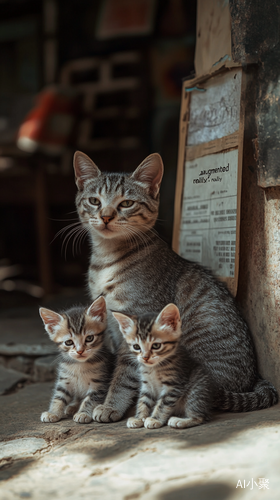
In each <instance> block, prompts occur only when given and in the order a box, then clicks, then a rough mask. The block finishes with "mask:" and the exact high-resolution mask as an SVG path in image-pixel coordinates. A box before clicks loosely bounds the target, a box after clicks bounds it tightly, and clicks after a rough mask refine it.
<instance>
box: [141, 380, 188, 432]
mask: <svg viewBox="0 0 280 500" xmlns="http://www.w3.org/2000/svg"><path fill="white" fill-rule="evenodd" d="M181 396H182V394H181V393H180V392H179V391H176V390H175V389H174V388H172V389H171V390H170V391H169V392H167V393H165V394H164V395H163V396H162V397H161V398H160V399H159V400H158V402H157V404H156V406H155V408H154V410H153V413H152V415H151V416H150V417H148V418H146V420H145V423H144V425H145V427H146V429H157V428H158V427H162V426H163V425H165V424H166V422H167V420H168V418H169V417H170V415H172V412H173V411H174V407H175V406H176V403H177V402H178V400H179V398H180V397H181Z"/></svg>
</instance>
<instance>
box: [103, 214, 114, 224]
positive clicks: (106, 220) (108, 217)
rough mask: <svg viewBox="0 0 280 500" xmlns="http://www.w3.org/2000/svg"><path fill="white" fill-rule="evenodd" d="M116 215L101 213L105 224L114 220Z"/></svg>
mask: <svg viewBox="0 0 280 500" xmlns="http://www.w3.org/2000/svg"><path fill="white" fill-rule="evenodd" d="M113 218H114V216H113V217H112V216H111V215H101V219H102V220H103V222H104V223H105V224H109V222H110V220H112V219H113Z"/></svg>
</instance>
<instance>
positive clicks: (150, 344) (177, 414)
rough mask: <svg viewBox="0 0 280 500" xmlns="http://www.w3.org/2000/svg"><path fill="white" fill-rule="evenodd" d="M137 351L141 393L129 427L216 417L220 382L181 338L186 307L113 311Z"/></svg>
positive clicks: (180, 423) (179, 424)
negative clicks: (182, 311) (215, 384)
mask: <svg viewBox="0 0 280 500" xmlns="http://www.w3.org/2000/svg"><path fill="white" fill-rule="evenodd" d="M113 316H114V317H115V318H116V320H117V321H118V323H119V326H120V330H121V332H122V334H123V336H124V339H125V341H126V342H127V345H128V347H129V349H130V351H131V353H132V356H134V357H136V359H137V361H138V366H139V374H140V395H139V399H138V403H137V410H136V415H135V417H130V418H129V419H128V421H127V427H130V428H136V427H143V426H145V427H146V429H156V428H158V427H162V426H163V425H165V424H166V423H167V424H168V425H169V426H170V427H175V428H185V427H194V426H196V425H200V424H203V423H204V422H206V421H208V420H209V419H210V415H211V409H212V406H213V403H212V399H213V397H214V388H213V383H212V380H211V377H210V375H209V374H208V372H207V370H206V369H205V368H204V367H203V366H201V365H199V364H198V363H197V362H196V361H194V360H193V359H192V358H191V356H190V355H189V354H188V352H187V350H186V349H185V347H184V346H183V345H182V344H181V342H180V340H181V334H182V330H181V320H180V313H179V310H178V308H177V307H176V306H175V304H168V305H167V306H166V307H165V308H164V309H163V310H162V311H161V312H160V313H159V314H158V315H157V314H154V313H147V314H144V315H143V316H140V317H137V316H127V315H125V314H122V313H118V312H116V313H115V312H113Z"/></svg>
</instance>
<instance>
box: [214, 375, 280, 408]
mask: <svg viewBox="0 0 280 500" xmlns="http://www.w3.org/2000/svg"><path fill="white" fill-rule="evenodd" d="M277 403H278V394H277V391H276V389H275V387H274V386H273V385H272V384H271V383H270V382H268V381H267V380H262V379H261V378H259V379H258V380H257V382H256V384H255V385H254V387H253V390H252V392H229V391H225V390H223V389H221V390H219V395H218V405H217V408H218V409H219V410H227V411H233V412H234V411H236V412H243V411H254V410H262V409H264V408H269V407H270V406H273V405H276V404H277ZM215 406H216V405H215Z"/></svg>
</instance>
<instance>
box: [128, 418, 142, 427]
mask: <svg viewBox="0 0 280 500" xmlns="http://www.w3.org/2000/svg"><path fill="white" fill-rule="evenodd" d="M126 425H127V427H129V428H130V429H136V428H137V427H144V422H143V420H142V419H141V418H135V417H130V418H129V419H128V421H127V423H126Z"/></svg>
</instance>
